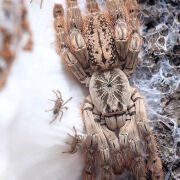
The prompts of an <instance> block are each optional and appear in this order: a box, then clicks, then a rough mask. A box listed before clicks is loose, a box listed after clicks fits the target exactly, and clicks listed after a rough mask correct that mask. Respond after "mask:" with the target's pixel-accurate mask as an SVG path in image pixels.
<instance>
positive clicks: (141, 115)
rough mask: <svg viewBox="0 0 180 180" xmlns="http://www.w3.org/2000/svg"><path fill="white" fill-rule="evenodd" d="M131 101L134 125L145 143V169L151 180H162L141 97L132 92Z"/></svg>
mask: <svg viewBox="0 0 180 180" xmlns="http://www.w3.org/2000/svg"><path fill="white" fill-rule="evenodd" d="M133 94H134V95H133V96H132V100H133V101H134V103H135V109H136V124H137V128H138V131H139V134H140V136H141V138H143V140H144V143H145V152H146V153H147V161H148V162H147V167H148V169H149V170H150V171H151V172H152V179H153V180H162V179H163V171H162V164H161V160H160V158H159V157H158V153H157V145H156V141H155V138H154V135H153V132H152V130H151V128H150V126H149V124H148V122H147V115H146V109H145V105H144V100H143V98H142V96H141V95H140V94H139V92H137V91H136V90H134V93H133Z"/></svg>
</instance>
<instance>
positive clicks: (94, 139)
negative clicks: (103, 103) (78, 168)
mask: <svg viewBox="0 0 180 180" xmlns="http://www.w3.org/2000/svg"><path fill="white" fill-rule="evenodd" d="M92 111H93V104H92V102H91V98H90V96H88V97H87V98H86V99H85V104H84V106H83V120H84V125H85V129H86V133H87V138H86V143H85V167H84V170H83V180H94V179H95V162H96V155H97V145H98V134H97V131H96V124H95V121H94V117H93V113H92Z"/></svg>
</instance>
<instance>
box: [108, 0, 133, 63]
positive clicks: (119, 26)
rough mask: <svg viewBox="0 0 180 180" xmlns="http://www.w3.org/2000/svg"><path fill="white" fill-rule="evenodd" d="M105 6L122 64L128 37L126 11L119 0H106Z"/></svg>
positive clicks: (126, 49)
mask: <svg viewBox="0 0 180 180" xmlns="http://www.w3.org/2000/svg"><path fill="white" fill-rule="evenodd" d="M106 6H107V9H108V12H109V15H110V17H111V20H112V22H113V24H114V31H115V43H116V48H117V51H118V54H119V56H120V58H121V59H120V61H121V64H123V63H124V60H125V58H126V56H127V52H128V45H129V38H130V31H129V27H128V21H129V16H128V12H127V9H126V8H125V5H124V2H123V1H121V0H107V2H106ZM121 64H120V65H121Z"/></svg>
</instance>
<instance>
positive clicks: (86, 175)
mask: <svg viewBox="0 0 180 180" xmlns="http://www.w3.org/2000/svg"><path fill="white" fill-rule="evenodd" d="M93 108H94V106H93V104H92V100H91V98H90V96H88V97H87V98H86V101H85V104H84V107H83V119H84V124H85V128H86V133H87V139H86V146H85V148H86V157H85V158H86V160H85V168H84V172H83V180H94V179H95V163H96V161H97V159H98V158H97V157H96V155H97V152H98V153H99V156H100V157H99V163H100V165H101V179H102V180H105V179H106V180H113V172H112V165H111V158H110V151H109V145H108V143H107V140H106V138H105V136H104V134H103V132H102V127H101V126H100V123H99V122H96V121H98V119H100V116H99V115H97V114H95V113H94V112H93V110H94V109H93Z"/></svg>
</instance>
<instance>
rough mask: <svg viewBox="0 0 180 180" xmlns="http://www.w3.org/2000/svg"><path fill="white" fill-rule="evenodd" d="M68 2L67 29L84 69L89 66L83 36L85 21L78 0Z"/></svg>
mask: <svg viewBox="0 0 180 180" xmlns="http://www.w3.org/2000/svg"><path fill="white" fill-rule="evenodd" d="M66 2H67V15H66V16H67V31H68V34H69V40H70V46H71V49H72V51H73V53H74V55H75V56H76V57H77V59H78V61H79V62H80V63H81V65H82V67H83V69H87V68H89V65H88V58H89V57H88V51H87V48H86V43H85V41H84V38H83V34H82V31H83V29H82V28H83V27H82V26H83V22H82V16H81V12H80V9H79V8H78V4H77V0H75V1H74V0H66Z"/></svg>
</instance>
